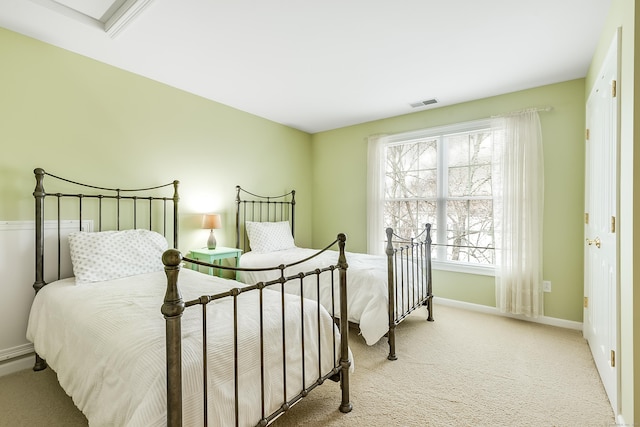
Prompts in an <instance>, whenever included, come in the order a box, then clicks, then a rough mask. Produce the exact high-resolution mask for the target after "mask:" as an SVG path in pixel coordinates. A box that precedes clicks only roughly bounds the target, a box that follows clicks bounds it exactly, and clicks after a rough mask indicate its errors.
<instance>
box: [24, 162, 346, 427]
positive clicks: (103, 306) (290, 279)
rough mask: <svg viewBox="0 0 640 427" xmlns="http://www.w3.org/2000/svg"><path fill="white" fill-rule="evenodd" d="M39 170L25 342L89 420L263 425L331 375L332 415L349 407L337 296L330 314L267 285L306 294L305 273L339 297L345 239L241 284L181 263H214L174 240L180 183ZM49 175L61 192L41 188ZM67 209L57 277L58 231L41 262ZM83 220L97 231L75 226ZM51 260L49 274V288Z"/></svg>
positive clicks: (341, 314) (340, 307) (99, 422)
mask: <svg viewBox="0 0 640 427" xmlns="http://www.w3.org/2000/svg"><path fill="white" fill-rule="evenodd" d="M34 172H35V177H36V188H35V191H34V197H35V207H36V280H35V283H34V285H33V286H34V288H35V290H36V297H35V299H34V303H33V306H32V310H31V313H30V318H29V325H28V330H27V338H28V339H29V340H31V341H32V342H33V343H34V348H35V350H36V353H37V356H36V364H35V366H34V369H35V370H42V369H45V368H46V367H47V364H48V365H49V366H51V368H52V369H53V370H54V371H55V372H56V373H57V375H58V380H59V382H60V385H61V386H62V387H63V389H64V390H65V391H66V392H67V393H68V394H69V395H70V396H71V397H72V399H73V401H74V403H75V404H76V406H78V408H79V409H80V410H82V412H83V413H84V414H85V415H86V417H87V419H88V420H89V424H90V425H92V426H114V425H119V426H164V425H168V426H179V425H183V424H184V425H216V426H234V425H235V426H252V425H255V426H265V425H268V424H270V423H271V422H272V421H273V420H274V419H275V418H277V417H278V416H280V415H282V414H284V413H285V412H286V411H287V410H288V409H289V408H291V406H292V405H294V404H295V403H297V402H298V401H299V400H300V399H302V398H303V397H304V396H306V395H307V394H308V393H309V392H310V391H312V390H313V389H314V388H315V387H317V386H318V385H321V384H322V383H323V382H324V381H326V380H327V379H332V380H336V381H340V383H341V387H340V390H341V397H340V405H339V410H340V411H341V412H349V411H351V408H352V406H351V402H350V399H349V373H350V371H351V370H352V368H353V367H352V356H351V353H350V350H349V344H348V325H347V321H346V319H347V317H348V315H347V306H346V302H342V303H339V304H336V305H334V306H337V307H338V310H337V311H334V310H331V311H327V310H326V309H325V308H324V307H323V306H322V305H321V304H320V303H319V302H318V301H313V300H311V299H308V298H305V297H303V296H296V295H292V294H288V293H285V292H278V291H274V290H271V289H268V288H269V287H270V286H271V285H277V286H288V285H289V284H291V283H294V284H295V285H296V286H297V287H298V288H299V290H300V291H299V293H300V294H301V295H304V294H305V293H307V292H308V291H307V290H306V288H307V287H308V286H310V285H308V282H310V283H314V282H315V283H319V282H320V281H323V280H324V276H328V279H327V280H330V281H333V282H334V283H336V289H338V295H336V298H338V297H340V295H342V296H343V297H342V298H341V300H342V301H346V300H347V298H346V297H344V296H345V295H346V270H347V263H346V258H345V251H344V248H345V241H346V238H345V236H344V235H338V238H337V239H336V240H335V241H334V242H332V243H331V244H330V245H328V246H327V248H326V249H325V250H327V249H329V248H331V247H335V246H337V247H338V251H339V254H340V255H339V259H338V260H337V262H336V263H327V264H323V265H322V266H321V267H320V268H316V269H314V270H313V271H308V272H301V273H299V274H296V275H293V276H287V275H286V274H285V273H284V271H283V267H275V268H265V269H264V271H275V272H277V274H276V275H277V276H278V277H277V279H275V280H274V281H273V282H256V283H253V284H245V283H240V282H236V281H234V280H228V279H223V278H218V277H215V276H209V275H206V274H202V273H198V272H196V271H191V270H189V269H186V268H182V269H181V266H182V265H183V263H185V262H189V263H196V264H199V265H203V266H205V267H209V266H210V265H209V264H206V263H203V262H200V261H197V260H190V259H188V258H183V257H182V256H181V254H180V252H179V251H177V250H176V249H170V248H171V247H177V246H178V226H179V219H178V202H179V196H178V182H177V181H174V182H173V183H170V184H167V185H163V186H159V187H154V188H146V189H141V190H122V189H110V188H104V187H96V186H91V185H86V184H81V183H78V182H74V181H70V180H67V179H64V178H60V177H57V176H55V175H52V174H49V173H47V172H45V171H44V170H43V169H36V170H35V171H34ZM45 176H48V177H49V179H51V178H55V179H54V180H53V181H52V182H53V183H55V186H56V187H57V188H59V189H60V191H59V192H49V191H48V188H47V190H45V185H44V180H45ZM48 186H49V184H47V187H48ZM78 188H80V189H78ZM167 191H172V194H171V195H170V196H166V195H158V193H163V192H164V193H166V192H167ZM45 206H46V207H47V209H46V214H45ZM63 218H64V219H65V220H68V219H74V220H77V221H78V224H79V229H78V232H76V233H72V234H71V235H69V236H68V242H69V253H70V258H71V262H72V265H73V272H74V277H71V278H62V277H60V263H61V254H62V253H64V252H65V251H63V250H61V247H63V246H64V245H66V242H65V239H64V238H63V237H62V235H61V232H60V227H58V232H57V242H56V244H54V245H53V246H54V247H57V250H54V252H57V253H54V254H53V256H46V257H45V247H46V248H47V250H48V251H49V249H50V247H51V244H50V243H51V242H47V244H45V232H44V227H45V220H47V221H54V222H55V221H57V222H58V224H60V221H61V220H62V219H63ZM87 224H91V225H96V228H97V230H95V231H93V232H88V231H82V230H81V229H82V228H83V227H87ZM167 236H169V238H170V240H171V245H170V244H169V242H168V241H167ZM322 252H323V251H319V253H320V254H321V253H322ZM47 255H51V254H49V253H48V254H47ZM51 259H53V260H54V261H53V262H55V260H57V263H58V280H55V281H52V282H51V283H47V282H45V280H44V264H45V260H46V261H47V262H49V261H50V260H51ZM211 267H213V266H211ZM216 267H217V266H216ZM229 269H231V270H233V268H231V267H229ZM307 279H310V280H307ZM163 300H164V303H162V301H163ZM163 317H164V319H163ZM336 319H339V320H336ZM338 326H339V327H338ZM205 384H206V386H205Z"/></svg>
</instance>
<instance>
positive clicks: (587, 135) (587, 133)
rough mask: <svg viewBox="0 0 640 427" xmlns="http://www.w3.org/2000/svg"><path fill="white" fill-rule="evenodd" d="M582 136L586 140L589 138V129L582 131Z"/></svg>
mask: <svg viewBox="0 0 640 427" xmlns="http://www.w3.org/2000/svg"><path fill="white" fill-rule="evenodd" d="M584 137H585V139H586V140H587V141H588V140H589V129H586V130H585V132H584Z"/></svg>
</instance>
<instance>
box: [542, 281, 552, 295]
mask: <svg viewBox="0 0 640 427" xmlns="http://www.w3.org/2000/svg"><path fill="white" fill-rule="evenodd" d="M542 290H543V291H544V292H551V282H550V281H549V280H544V281H543V282H542Z"/></svg>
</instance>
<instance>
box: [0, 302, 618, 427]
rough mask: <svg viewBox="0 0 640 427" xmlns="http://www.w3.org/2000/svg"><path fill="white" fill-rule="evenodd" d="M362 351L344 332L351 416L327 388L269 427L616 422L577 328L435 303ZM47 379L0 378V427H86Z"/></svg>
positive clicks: (42, 375) (50, 376)
mask: <svg viewBox="0 0 640 427" xmlns="http://www.w3.org/2000/svg"><path fill="white" fill-rule="evenodd" d="M434 314H435V319H436V321H435V322H433V323H430V322H426V320H425V319H426V312H425V311H423V310H420V311H418V312H416V313H414V314H413V315H411V316H410V317H409V318H408V319H406V320H405V321H404V322H403V323H402V324H401V325H400V326H399V327H398V329H397V344H398V351H397V354H398V360H397V361H393V362H391V361H388V360H387V359H386V354H387V348H388V347H387V344H386V340H383V341H381V342H379V343H378V344H376V345H374V346H372V347H368V346H366V345H365V344H364V341H363V340H362V339H361V338H360V337H358V336H357V335H356V334H355V333H354V330H352V331H351V339H352V345H351V347H352V351H353V354H354V359H355V372H354V373H353V375H352V377H351V400H352V403H353V411H352V412H351V413H348V414H342V413H341V412H339V411H338V406H339V404H340V389H339V385H338V384H336V383H333V382H330V381H329V382H327V383H326V384H323V385H322V386H320V387H318V388H317V389H316V390H314V391H313V392H312V393H311V394H309V396H308V397H307V398H306V399H304V400H303V401H302V402H300V403H299V404H297V405H295V406H294V407H293V408H292V409H291V410H290V411H288V413H286V414H284V415H283V416H282V417H280V418H279V419H278V420H276V422H275V423H274V426H277V427H286V426H299V425H312V426H349V427H351V426H356V427H357V426H403V427H410V426H474V427H475V426H487V427H489V426H491V427H494V426H535V427H538V426H556V427H564V426H566V427H574V426H575V427H578V426H580V427H587V426H594V427H595V426H599V427H602V426H613V425H615V419H614V415H613V411H612V410H611V406H610V405H609V401H608V400H607V397H606V394H605V392H604V389H603V386H602V383H601V381H600V379H599V377H598V374H597V372H596V369H595V365H594V363H593V359H592V358H591V354H590V352H589V348H588V345H587V343H586V341H585V340H584V339H583V338H582V335H581V333H580V332H579V331H573V330H568V329H563V328H557V327H553V326H545V325H540V324H535V323H530V322H524V321H519V320H514V319H510V318H505V317H499V316H493V315H489V314H482V313H476V312H470V311H466V310H461V309H458V308H453V307H447V306H442V305H436V307H435V309H434ZM86 425H87V421H86V419H85V418H84V416H83V415H82V414H81V413H80V412H79V411H78V410H77V409H76V408H75V407H74V406H73V403H72V401H71V399H70V398H69V397H67V396H66V395H65V394H64V392H63V391H62V390H61V389H60V387H59V386H58V384H57V382H56V377H55V374H54V373H53V372H52V371H51V370H50V369H47V370H46V371H44V372H32V371H31V370H27V371H22V372H18V373H15V374H12V375H8V376H6V377H2V378H0V426H51V427H56V426H65V427H75V426H86Z"/></svg>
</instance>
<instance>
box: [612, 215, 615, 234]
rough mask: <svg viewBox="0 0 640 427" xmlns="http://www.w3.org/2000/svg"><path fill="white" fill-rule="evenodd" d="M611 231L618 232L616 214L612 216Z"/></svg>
mask: <svg viewBox="0 0 640 427" xmlns="http://www.w3.org/2000/svg"><path fill="white" fill-rule="evenodd" d="M611 232H612V233H615V232H616V217H615V216H612V217H611Z"/></svg>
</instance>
